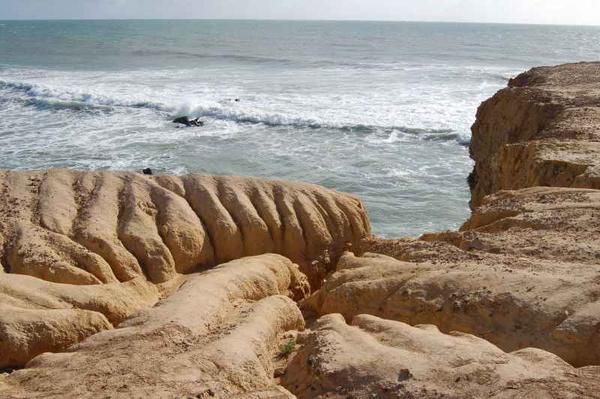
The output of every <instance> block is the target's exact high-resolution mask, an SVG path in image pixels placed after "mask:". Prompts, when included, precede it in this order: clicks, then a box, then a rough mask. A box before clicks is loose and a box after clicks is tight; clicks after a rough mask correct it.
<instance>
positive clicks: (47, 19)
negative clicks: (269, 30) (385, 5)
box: [0, 18, 600, 28]
mask: <svg viewBox="0 0 600 399" xmlns="http://www.w3.org/2000/svg"><path fill="white" fill-rule="evenodd" d="M0 21H2V22H35V21H248V22H252V21H254V22H380V23H424V24H428V23H429V24H464V25H469V24H470V25H521V26H562V27H590V28H600V24H599V25H591V24H572V23H560V24H558V23H556V24H554V23H542V22H482V21H443V20H393V19H303V18H281V19H280V18H8V19H3V18H0Z"/></svg>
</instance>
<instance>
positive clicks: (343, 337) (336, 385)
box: [282, 314, 600, 399]
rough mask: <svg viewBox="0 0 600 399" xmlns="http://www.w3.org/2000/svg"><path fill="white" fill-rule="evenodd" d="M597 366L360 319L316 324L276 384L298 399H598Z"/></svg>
mask: <svg viewBox="0 0 600 399" xmlns="http://www.w3.org/2000/svg"><path fill="white" fill-rule="evenodd" d="M599 377H600V367H587V368H582V369H575V368H573V367H571V366H570V365H569V364H567V363H565V362H563V361H562V360H560V358H558V357H556V356H554V355H552V354H550V353H548V352H544V351H541V350H538V349H531V348H530V349H523V350H521V351H518V352H513V353H505V352H503V351H501V350H500V349H498V348H497V347H495V346H494V345H492V344H490V343H489V342H487V341H485V340H483V339H481V338H477V337H475V336H472V335H467V334H462V333H453V334H450V335H446V334H442V333H440V332H439V330H438V329H437V327H435V326H432V325H421V326H415V327H411V326H409V325H408V324H404V323H400V322H395V321H389V320H383V319H380V318H377V317H374V316H370V315H359V316H356V317H354V318H353V319H352V322H351V324H350V325H348V324H346V322H345V320H344V318H343V317H342V316H341V315H336V314H332V315H328V316H324V317H322V318H321V319H319V320H318V321H317V323H316V325H315V326H314V331H313V332H311V333H309V334H308V336H307V337H306V338H304V342H303V347H302V349H301V350H300V352H299V353H298V355H297V356H296V357H295V359H294V360H293V361H292V363H291V364H290V366H289V368H288V371H287V373H286V375H285V376H284V378H283V379H282V382H283V384H284V386H286V387H287V388H288V389H290V390H293V392H294V393H295V394H296V395H297V397H298V398H301V399H304V398H306V399H309V398H339V399H342V398H344V399H346V398H390V399H392V398H421V399H439V398H497V399H499V398H503V399H505V398H515V399H516V398H536V399H541V398H544V399H546V398H556V399H566V398H573V399H575V398H597V397H598V395H600V393H599V392H600V390H599V389H600V378H599Z"/></svg>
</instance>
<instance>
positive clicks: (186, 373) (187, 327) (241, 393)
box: [0, 255, 309, 399]
mask: <svg viewBox="0 0 600 399" xmlns="http://www.w3.org/2000/svg"><path fill="white" fill-rule="evenodd" d="M308 289H309V287H308V281H307V280H306V278H305V276H304V275H302V273H300V272H299V271H298V267H297V266H296V265H294V264H292V262H291V261H289V260H288V259H286V258H284V257H282V256H279V255H261V256H257V257H251V258H244V259H241V260H235V261H232V262H230V263H227V264H223V265H220V266H218V267H216V268H214V269H212V270H209V271H206V272H204V273H200V274H195V275H193V276H190V277H189V278H187V280H186V282H185V284H184V285H183V286H182V287H181V288H180V289H179V290H178V291H177V292H176V293H174V294H173V295H171V296H170V297H169V298H168V299H166V300H164V301H162V302H160V304H159V305H158V306H157V307H155V308H152V309H147V310H144V311H141V312H139V313H138V314H136V315H135V316H134V317H132V318H130V319H129V320H128V321H127V322H125V323H123V324H122V325H121V326H120V328H119V329H115V330H110V331H104V332H101V333H99V334H96V335H94V336H93V337H91V338H88V339H87V340H86V341H84V342H83V343H81V344H79V345H76V346H74V347H72V348H71V349H70V350H68V351H67V352H64V353H58V354H49V353H48V354H43V355H40V356H38V357H36V358H35V359H33V360H32V361H31V362H30V363H29V364H28V365H27V368H26V369H23V370H19V371H15V372H13V373H12V374H10V375H9V376H7V377H2V376H1V374H0V397H2V398H5V399H16V398H47V397H56V398H99V397H103V398H105V397H110V398H144V399H145V398H188V397H189V398H211V397H218V398H241V397H244V398H257V399H258V398H288V397H293V396H292V395H291V394H290V393H289V392H287V391H286V390H285V389H283V388H281V387H279V386H278V385H276V384H275V382H274V379H273V373H274V367H275V366H274V364H275V363H276V362H277V356H278V353H279V347H280V344H281V342H282V340H283V334H284V333H286V332H287V331H289V330H301V329H302V328H303V327H304V319H303V318H302V314H301V313H300V310H299V309H298V307H297V306H296V304H295V303H294V301H293V300H292V299H291V298H294V299H296V300H299V299H302V298H303V297H304V296H305V295H307V293H308Z"/></svg>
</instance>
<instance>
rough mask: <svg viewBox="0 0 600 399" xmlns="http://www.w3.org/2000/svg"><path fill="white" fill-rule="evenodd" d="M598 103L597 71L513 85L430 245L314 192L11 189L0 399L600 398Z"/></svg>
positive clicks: (545, 71) (29, 179) (183, 187)
mask: <svg viewBox="0 0 600 399" xmlns="http://www.w3.org/2000/svg"><path fill="white" fill-rule="evenodd" d="M599 105H600V64H594V63H587V64H574V65H564V66H559V67H552V68H536V69H534V70H532V71H529V72H527V73H525V74H522V75H520V76H519V77H517V78H515V79H513V80H512V81H511V83H510V85H509V88H507V89H505V90H502V91H500V92H499V93H498V94H497V95H496V96H495V97H494V98H492V99H491V100H488V101H487V102H485V103H484V104H483V105H482V106H481V107H480V109H479V112H478V115H477V121H476V123H475V125H474V126H473V141H472V145H471V155H472V157H473V159H474V160H475V169H474V172H473V174H472V175H471V178H470V183H471V188H472V194H473V195H472V202H471V205H472V209H473V211H472V215H471V217H470V218H469V220H468V221H467V222H466V223H465V224H464V225H463V226H462V227H461V229H460V230H459V231H449V232H442V233H431V234H425V235H423V236H422V237H421V238H419V239H408V238H407V239H399V240H379V239H371V237H370V229H369V223H368V220H367V217H366V213H365V211H364V209H363V207H362V205H361V203H360V201H359V200H357V199H355V198H353V197H352V196H349V195H346V194H339V193H335V192H333V191H330V190H326V189H323V188H319V187H316V186H313V185H307V184H291V183H283V182H277V181H265V180H259V179H250V178H235V177H222V178H215V177H208V176H186V177H166V176H157V177H151V176H143V175H138V174H132V173H109V172H94V173H89V172H73V171H64V170H50V171H48V172H8V171H5V172H0V369H2V368H4V367H21V366H23V365H25V363H27V362H28V363H27V365H26V367H25V368H23V369H21V370H17V371H14V372H12V373H10V374H3V373H2V372H1V370H0V397H1V398H36V397H40V398H41V397H44V398H46V397H49V398H55V397H56V398H58V397H60V398H63V397H77V398H86V397H89V398H92V397H94V398H95V397H110V398H120V397H123V398H125V397H127V398H130V397H133V398H148V397H152V398H154V397H157V398H162V397H164V398H171V397H194V398H208V397H217V398H242V397H243V398H288V397H294V395H296V396H297V397H300V398H312V397H322V398H325V397H327V398H350V397H352V398H369V397H382V398H388V397H389V398H465V397H474V398H479V397H493V398H536V399H537V398H571V397H572V398H580V397H582V398H600V389H599V388H600V383H599V382H598V381H600V367H599V365H600V268H599V265H600V243H599V241H598V234H599V233H600V191H599V190H598V189H599V188H600V187H599V185H600V184H599V181H600V179H599V178H598V173H599V172H598V171H599V170H600V169H599V167H598V159H599V158H598V149H599V148H600V147H598V142H599V140H598V137H600V135H599V134H598V133H599V126H600V112H598V109H600V107H599ZM366 241H368V243H367V242H366ZM365 250H368V251H370V252H371V253H367V254H363V252H364V251H365ZM347 251H352V252H354V253H350V252H347ZM268 253H278V254H281V255H283V256H281V255H275V254H268ZM342 254H343V255H342ZM257 255H258V256H257ZM284 256H285V257H284ZM338 260H339V262H338ZM294 263H296V264H298V265H299V266H295V265H294ZM215 265H219V266H216V267H215ZM334 269H336V270H334ZM332 271H335V272H334V273H333V274H331V275H329V272H332ZM311 288H312V289H313V291H314V290H316V292H314V293H313V294H312V295H310V291H311ZM309 295H310V296H309ZM294 300H295V301H299V302H300V306H301V308H302V310H303V311H304V317H306V320H307V321H306V322H305V319H304V317H303V314H302V313H300V310H299V308H298V307H297V305H296V304H295V303H294ZM305 323H306V324H307V325H308V327H309V329H308V330H307V331H305V332H297V331H301V330H303V328H304V327H305ZM348 323H349V324H348ZM457 331H458V332H457ZM469 334H472V335H469ZM294 337H297V341H295V340H294ZM61 351H62V352H63V353H43V352H61ZM41 353H43V354H41ZM36 355H39V356H37V357H35V358H34V356H36ZM32 358H33V360H30V359H32ZM577 367H579V368H577ZM284 387H285V388H284Z"/></svg>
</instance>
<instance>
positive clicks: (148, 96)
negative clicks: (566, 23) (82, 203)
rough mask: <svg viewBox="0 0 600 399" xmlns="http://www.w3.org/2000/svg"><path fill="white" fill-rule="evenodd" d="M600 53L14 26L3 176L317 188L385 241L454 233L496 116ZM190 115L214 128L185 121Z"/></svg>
mask: <svg viewBox="0 0 600 399" xmlns="http://www.w3.org/2000/svg"><path fill="white" fill-rule="evenodd" d="M599 43H600V29H597V28H573V27H544V26H537V27H534V26H510V25H459V24H419V23H370V22H339V23H338V22H265V21H263V22H253V21H244V22H240V21H237V22H235V21H86V22H83V21H81V22H75V21H70V22H67V21H55V22H44V21H38V22H9V21H4V22H2V21H0V168H16V169H38V168H48V167H53V166H54V167H59V166H60V167H72V168H83V169H141V168H145V167H151V168H152V169H154V170H156V171H158V172H164V173H177V174H183V173H188V172H204V173H211V174H236V175H254V176H268V177H277V178H285V179H293V180H305V181H311V182H315V183H319V184H323V185H325V186H328V187H332V188H336V189H338V190H343V191H348V192H352V193H354V194H356V195H358V196H360V197H361V198H363V199H364V201H365V203H366V205H367V207H368V210H369V213H370V217H371V220H372V222H373V226H374V229H375V232H376V233H378V234H380V235H384V236H387V237H397V236H402V235H418V234H420V233H422V232H424V231H431V230H440V229H447V228H455V227H457V226H458V225H459V224H460V223H461V222H462V221H463V220H464V219H465V217H466V216H467V215H468V204H467V203H468V199H469V193H468V188H467V186H466V181H465V179H466V176H467V174H468V173H469V171H470V169H471V167H472V164H471V162H470V160H469V157H468V148H467V146H468V142H469V139H470V132H469V128H470V125H471V124H472V122H473V120H474V116H475V111H476V108H477V106H478V105H479V103H480V102H481V101H482V100H484V99H485V98H487V97H489V96H491V95H492V94H493V93H494V92H495V91H496V90H498V89H499V88H501V87H503V86H505V85H506V82H507V79H508V78H509V77H511V76H512V75H514V74H516V73H518V72H519V71H521V70H524V69H527V68H529V67H531V66H534V65H540V64H555V63H561V62H569V61H578V60H591V59H594V58H596V57H597V56H598V54H599V50H600V45H599ZM235 99H239V100H240V101H235ZM183 114H187V115H191V116H198V117H201V118H202V119H204V120H205V121H206V125H205V127H203V128H197V129H180V128H176V127H175V126H173V125H172V124H171V123H170V120H171V119H172V118H173V117H174V116H177V115H183Z"/></svg>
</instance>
